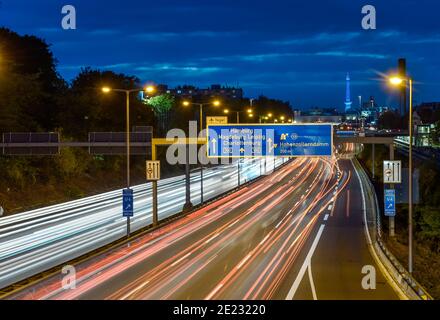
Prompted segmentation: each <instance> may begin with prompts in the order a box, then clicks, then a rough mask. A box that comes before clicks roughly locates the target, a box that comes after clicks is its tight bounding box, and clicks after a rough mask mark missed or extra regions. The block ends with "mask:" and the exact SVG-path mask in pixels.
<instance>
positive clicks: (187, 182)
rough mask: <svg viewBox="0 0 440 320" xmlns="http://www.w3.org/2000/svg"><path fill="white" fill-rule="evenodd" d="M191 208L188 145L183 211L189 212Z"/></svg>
mask: <svg viewBox="0 0 440 320" xmlns="http://www.w3.org/2000/svg"><path fill="white" fill-rule="evenodd" d="M192 207H193V205H192V203H191V176H190V172H189V145H188V144H187V145H186V163H185V205H184V207H183V211H189V210H191V209H192Z"/></svg>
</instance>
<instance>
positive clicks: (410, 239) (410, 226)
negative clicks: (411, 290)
mask: <svg viewBox="0 0 440 320" xmlns="http://www.w3.org/2000/svg"><path fill="white" fill-rule="evenodd" d="M389 81H390V83H391V84H392V85H393V86H396V87H398V86H401V85H404V84H405V83H407V85H408V87H409V128H408V130H409V153H408V184H409V192H408V271H409V272H410V273H412V272H413V221H412V220H413V189H412V180H413V177H412V146H413V79H412V78H410V77H407V78H402V77H399V76H393V77H390V78H389Z"/></svg>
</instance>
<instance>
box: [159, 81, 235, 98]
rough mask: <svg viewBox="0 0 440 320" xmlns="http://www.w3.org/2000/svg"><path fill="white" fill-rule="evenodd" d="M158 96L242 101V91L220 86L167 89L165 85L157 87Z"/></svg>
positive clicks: (187, 86) (188, 86)
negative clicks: (168, 95) (167, 95)
mask: <svg viewBox="0 0 440 320" xmlns="http://www.w3.org/2000/svg"><path fill="white" fill-rule="evenodd" d="M157 91H158V93H159V94H165V93H168V94H171V95H173V96H175V97H182V98H200V99H204V98H209V97H217V98H224V99H242V98H243V89H242V88H236V87H229V86H221V85H219V84H213V85H211V86H210V87H209V88H197V87H195V86H190V85H183V86H177V87H175V88H173V89H172V88H169V87H168V86H167V85H164V84H161V85H158V86H157Z"/></svg>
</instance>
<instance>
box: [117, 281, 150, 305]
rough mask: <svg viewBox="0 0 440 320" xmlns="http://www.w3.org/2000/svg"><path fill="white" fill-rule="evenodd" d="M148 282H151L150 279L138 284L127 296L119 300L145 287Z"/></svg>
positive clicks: (122, 298)
mask: <svg viewBox="0 0 440 320" xmlns="http://www.w3.org/2000/svg"><path fill="white" fill-rule="evenodd" d="M148 283H150V280H147V281H145V282H144V283H142V284H141V285H140V286H137V287H136V288H134V289H133V290H131V291H130V292H129V293H127V294H126V295H125V296H123V297H121V298H120V299H119V300H125V299H127V298H128V297H129V296H131V295H132V294H133V293H135V292H137V291H139V290H141V289H142V288H143V287H145V286H146V285H147V284H148Z"/></svg>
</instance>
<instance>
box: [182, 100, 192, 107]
mask: <svg viewBox="0 0 440 320" xmlns="http://www.w3.org/2000/svg"><path fill="white" fill-rule="evenodd" d="M182 104H183V106H185V107H188V106H189V105H190V103H189V101H183V102H182Z"/></svg>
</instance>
